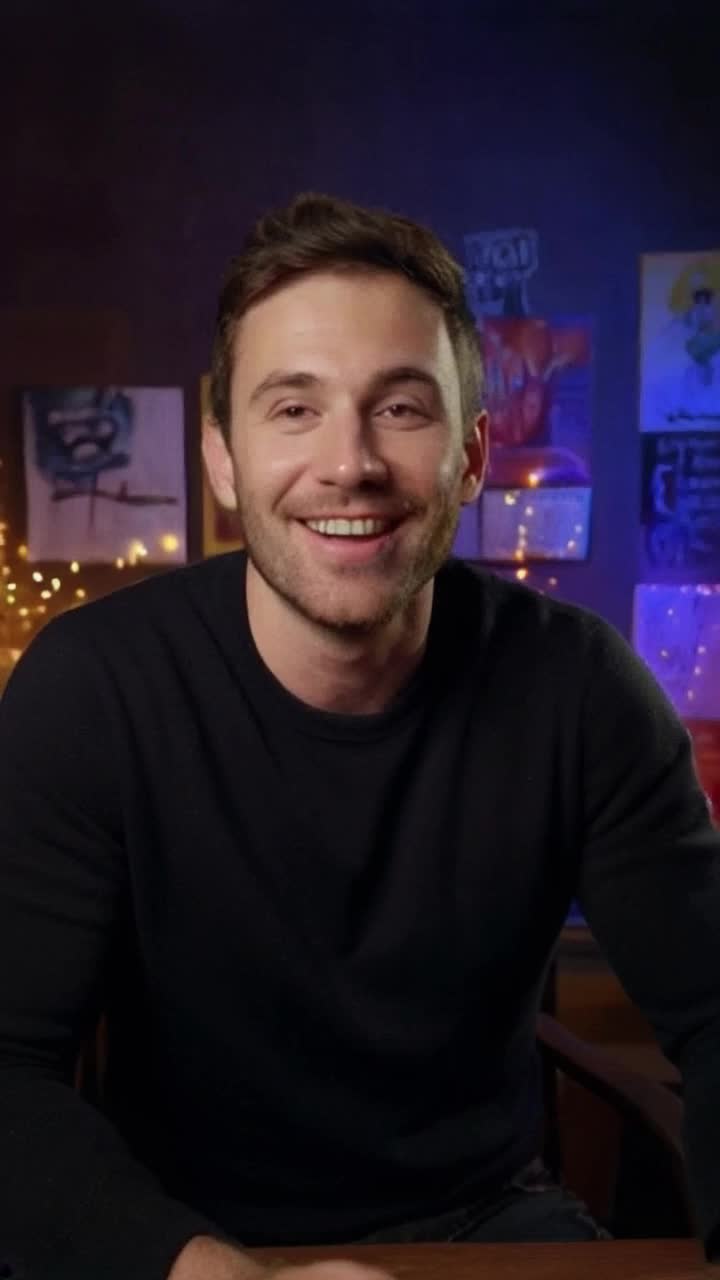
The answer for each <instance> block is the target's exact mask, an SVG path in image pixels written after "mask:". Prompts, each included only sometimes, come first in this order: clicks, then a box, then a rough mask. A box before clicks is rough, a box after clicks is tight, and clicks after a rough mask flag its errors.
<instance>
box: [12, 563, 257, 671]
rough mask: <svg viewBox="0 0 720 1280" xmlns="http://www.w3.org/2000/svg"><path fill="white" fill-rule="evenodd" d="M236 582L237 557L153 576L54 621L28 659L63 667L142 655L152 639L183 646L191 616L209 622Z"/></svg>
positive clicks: (38, 639)
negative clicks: (67, 661) (89, 659)
mask: <svg viewBox="0 0 720 1280" xmlns="http://www.w3.org/2000/svg"><path fill="white" fill-rule="evenodd" d="M240 581H241V579H240V565H239V556H238V553H234V554H229V555H222V556H215V557H211V558H210V559H208V560H202V561H198V562H197V563H193V564H189V565H183V566H181V567H180V568H177V569H171V570H166V571H163V572H161V573H157V574H153V575H151V576H149V577H147V578H144V579H143V580H142V581H140V582H135V583H132V584H130V585H129V586H125V587H121V588H119V589H118V590H116V591H113V592H110V593H109V594H108V595H106V596H101V597H100V598H98V599H96V600H91V601H89V602H88V603H87V604H83V605H81V606H80V607H78V608H76V609H69V610H68V611H67V612H65V613H62V614H60V615H59V616H58V617H56V618H54V619H52V621H50V622H49V623H48V624H47V625H46V626H45V627H43V629H42V631H40V632H39V633H38V635H37V636H36V637H35V638H34V640H33V642H32V644H31V645H30V646H29V649H28V651H27V655H26V657H31V656H32V657H33V658H35V660H36V661H37V660H38V659H39V658H40V656H41V655H42V657H43V659H44V660H45V661H46V662H47V661H50V662H52V661H58V662H60V663H62V661H63V658H64V656H67V657H68V658H72V659H73V661H75V662H77V661H78V660H79V659H81V657H82V655H83V654H87V655H92V656H93V658H94V659H100V661H101V662H102V659H103V658H109V657H111V656H112V655H113V654H115V653H117V654H119V655H122V654H129V653H131V652H132V651H133V650H134V649H135V648H137V650H138V652H139V653H140V654H142V652H143V651H144V650H145V648H146V646H147V645H148V643H149V642H150V641H151V639H152V637H155V638H158V637H163V638H164V639H165V641H166V642H170V643H173V642H174V641H175V640H177V641H178V642H181V638H182V636H183V634H184V633H185V631H186V630H187V629H188V627H189V624H190V623H191V620H192V618H193V616H195V617H196V618H202V617H203V615H205V618H206V620H207V619H208V618H209V617H210V616H211V615H212V613H213V611H214V602H215V600H218V601H219V600H221V599H222V596H223V594H224V593H225V594H226V593H228V592H231V591H232V590H233V589H236V588H235V584H239V583H240Z"/></svg>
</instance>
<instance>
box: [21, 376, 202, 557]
mask: <svg viewBox="0 0 720 1280" xmlns="http://www.w3.org/2000/svg"><path fill="white" fill-rule="evenodd" d="M22 405H23V445H24V456H25V485H26V496H27V526H28V528H27V546H28V558H29V559H30V560H33V561H62V560H64V561H68V560H69V561H72V560H78V561H87V562H96V563H113V562H114V561H116V560H118V559H120V558H122V559H125V560H127V561H129V562H131V563H137V561H138V560H144V561H145V562H146V563H148V564H167V563H183V562H184V561H185V558H186V521H187V515H186V497H185V440H184V423H183V395H182V391H181V390H180V388H179V387H45V388H34V389H30V390H27V391H25V392H23V394H22Z"/></svg>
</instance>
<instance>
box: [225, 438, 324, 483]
mask: <svg viewBox="0 0 720 1280" xmlns="http://www.w3.org/2000/svg"><path fill="white" fill-rule="evenodd" d="M306 455H307V446H306V445H303V443H302V441H301V439H300V437H294V438H293V437H290V436H288V437H286V438H282V437H281V438H280V439H278V438H277V437H276V438H274V439H273V440H272V441H270V440H258V441H256V442H253V444H252V447H248V446H247V445H246V446H245V448H240V449H238V450H237V451H236V454H235V466H236V474H237V477H238V481H239V484H240V486H241V488H242V489H243V490H244V491H245V492H246V493H250V494H251V495H252V494H255V493H261V492H262V493H268V494H281V493H283V492H284V491H285V490H286V489H288V488H289V487H290V486H291V485H292V484H293V482H294V481H295V480H296V479H297V477H298V476H299V475H300V474H301V473H302V472H303V470H304V469H305V467H306V465H307V456H306Z"/></svg>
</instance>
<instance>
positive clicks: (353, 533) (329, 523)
mask: <svg viewBox="0 0 720 1280" xmlns="http://www.w3.org/2000/svg"><path fill="white" fill-rule="evenodd" d="M305 523H306V525H307V527H308V529H314V531H315V533H324V534H326V535H327V536H328V537H332V538H368V537H371V536H372V535H373V534H378V533H384V532H385V530H386V529H387V527H388V521H387V520H371V519H367V520H342V519H338V518H335V519H333V520H306V521H305Z"/></svg>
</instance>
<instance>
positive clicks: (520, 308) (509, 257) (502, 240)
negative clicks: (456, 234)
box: [465, 227, 538, 318]
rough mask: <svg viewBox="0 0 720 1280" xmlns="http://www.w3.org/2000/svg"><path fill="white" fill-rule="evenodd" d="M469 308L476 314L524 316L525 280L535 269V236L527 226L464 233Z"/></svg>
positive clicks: (526, 306)
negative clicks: (469, 233) (465, 234)
mask: <svg viewBox="0 0 720 1280" xmlns="http://www.w3.org/2000/svg"><path fill="white" fill-rule="evenodd" d="M465 263H466V288H467V299H468V305H469V307H470V310H471V311H472V313H473V315H474V316H475V317H476V318H478V317H480V316H526V315H528V314H529V312H530V303H529V299H528V289H527V286H528V281H529V280H530V279H531V277H532V276H533V275H534V274H535V272H536V271H537V269H538V235H537V231H532V230H530V229H529V228H521V227H512V228H509V229H506V230H501V231H476V232H474V233H472V234H471V235H467V236H465Z"/></svg>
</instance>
